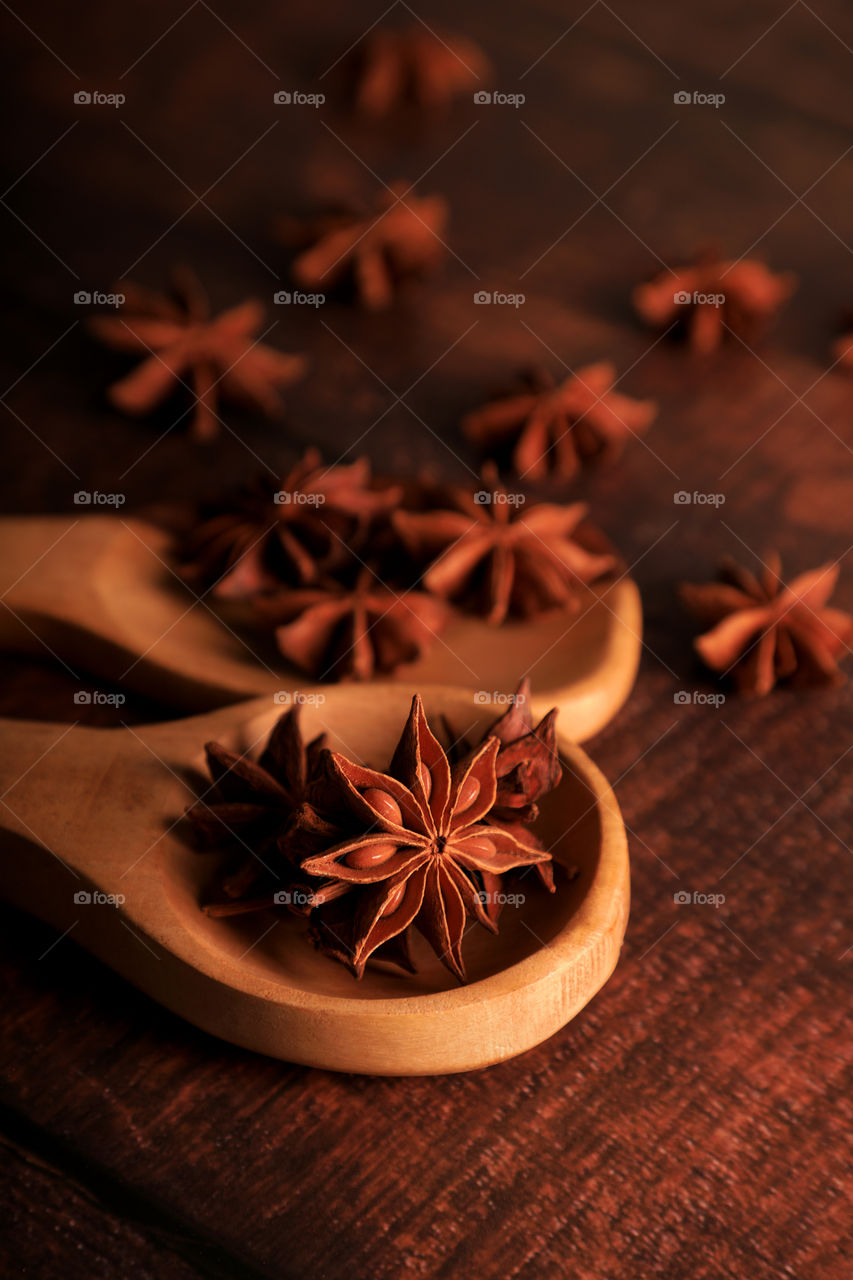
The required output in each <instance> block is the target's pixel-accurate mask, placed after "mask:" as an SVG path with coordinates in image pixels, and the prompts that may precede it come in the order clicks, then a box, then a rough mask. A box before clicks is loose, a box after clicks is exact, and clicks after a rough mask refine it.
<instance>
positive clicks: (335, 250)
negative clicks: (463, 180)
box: [279, 182, 448, 311]
mask: <svg viewBox="0 0 853 1280" xmlns="http://www.w3.org/2000/svg"><path fill="white" fill-rule="evenodd" d="M447 219H448V208H447V203H446V201H445V200H443V199H442V198H441V196H417V195H415V194H414V190H413V188H412V187H411V186H410V185H409V184H407V183H405V182H395V183H393V184H391V185H390V186H389V187H387V188H385V189H384V190H383V191H381V192H380V194H379V196H378V197H377V198H376V200H375V201H374V206H373V208H372V209H371V210H367V211H361V212H356V211H353V210H347V211H337V212H332V213H329V214H328V215H325V216H321V217H319V218H314V219H309V220H307V221H303V222H300V221H297V220H294V219H287V220H285V221H283V222H281V223H280V224H279V229H280V234H281V238H282V239H283V240H284V241H285V243H288V244H290V245H294V246H296V245H299V244H302V245H305V246H308V247H305V248H303V249H302V251H301V252H300V253H299V254H298V255H297V257H296V258H295V259H294V261H293V263H292V264H291V273H292V275H293V279H294V280H295V281H296V283H297V284H298V285H300V286H301V287H302V288H304V289H312V290H318V291H320V292H323V293H325V292H328V291H330V290H332V289H334V288H336V287H337V286H338V285H339V284H341V283H342V282H343V281H344V280H348V281H350V282H351V284H352V286H353V288H354V290H355V294H356V296H357V297H358V299H359V300H360V301H361V303H362V304H363V306H365V307H366V308H367V309H368V310H371V311H378V310H382V309H384V308H386V307H389V306H390V305H391V303H392V302H393V301H394V297H395V295H396V294H397V293H398V292H399V290H400V288H401V287H402V286H403V285H404V284H406V283H407V282H408V281H410V280H413V279H419V278H421V277H423V276H425V275H427V274H428V273H429V272H431V271H432V270H433V269H434V268H435V267H436V265H437V264H438V262H439V261H440V260H441V258H442V257H443V255H444V252H445V248H444V244H443V236H444V233H445V230H446V227H447Z"/></svg>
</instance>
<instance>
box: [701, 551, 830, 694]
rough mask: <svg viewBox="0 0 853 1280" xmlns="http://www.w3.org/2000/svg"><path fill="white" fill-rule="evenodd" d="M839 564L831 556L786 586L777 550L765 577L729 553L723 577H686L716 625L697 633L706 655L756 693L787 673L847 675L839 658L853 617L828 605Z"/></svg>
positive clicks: (809, 677)
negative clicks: (709, 579) (703, 580)
mask: <svg viewBox="0 0 853 1280" xmlns="http://www.w3.org/2000/svg"><path fill="white" fill-rule="evenodd" d="M838 572H839V567H838V565H837V564H835V565H831V564H827V565H824V566H822V567H821V568H819V569H812V570H810V571H809V572H808V573H803V574H800V575H799V577H797V578H795V579H794V580H793V582H791V583H790V584H789V585H788V586H786V585H785V584H784V583H783V582H782V579H781V576H780V574H781V564H780V560H779V556H778V555H776V554H775V553H773V554H770V555H768V556H767V559H766V561H765V563H764V565H763V568H762V572H761V574H760V575H759V576H757V577H756V576H755V575H754V574H752V573H750V572H749V571H748V570H747V569H742V568H741V567H740V566H739V565H737V564H735V563H734V562H733V561H732V560H725V561H724V562H723V563H722V565H721V566H720V571H719V575H718V577H719V581H718V582H712V583H705V584H703V585H695V584H691V583H685V584H684V585H682V587H681V595H682V598H683V600H684V601H685V603H686V605H687V607H688V608H689V610H690V612H691V613H692V614H693V615H694V617H695V618H696V619H697V620H698V621H699V622H700V623H701V624H702V625H703V626H709V627H710V628H711V630H709V631H707V632H705V634H704V635H701V636H699V637H698V638H697V639H696V641H695V646H696V649H697V651H698V653H699V655H700V657H701V658H702V659H703V661H704V662H705V663H706V664H707V665H708V666H709V667H712V668H713V669H714V670H715V671H720V672H724V673H726V674H728V673H731V675H732V676H733V678H734V680H735V683H736V685H737V688H738V690H739V691H740V692H741V693H743V694H746V695H748V696H754V697H760V696H763V695H764V694H766V693H769V692H770V690H771V689H772V688H773V686H774V685H775V684H776V683H777V682H778V681H780V680H790V681H791V683H793V684H800V685H821V684H839V683H841V681H842V679H843V677H842V675H841V672H840V671H839V670H838V665H837V662H838V658H839V657H841V656H843V654H844V652H845V651H847V652H849V651H850V645H851V643H853V617H851V616H850V614H847V613H843V612H842V611H841V610H840V609H833V608H829V607H828V606H827V601H828V600H829V598H830V596H831V595H832V593H833V591H834V590H835V584H836V582H837V581H838Z"/></svg>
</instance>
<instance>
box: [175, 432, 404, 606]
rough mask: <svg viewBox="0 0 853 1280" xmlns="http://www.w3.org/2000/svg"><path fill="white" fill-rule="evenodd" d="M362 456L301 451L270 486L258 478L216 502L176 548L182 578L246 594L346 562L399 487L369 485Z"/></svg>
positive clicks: (301, 580) (311, 579)
mask: <svg viewBox="0 0 853 1280" xmlns="http://www.w3.org/2000/svg"><path fill="white" fill-rule="evenodd" d="M370 484H371V481H370V464H369V463H368V461H367V459H366V458H359V459H358V460H357V461H356V462H353V463H349V464H346V465H338V466H330V467H325V466H324V465H323V460H322V458H321V456H320V453H319V452H318V450H316V449H309V450H307V452H306V453H305V456H304V457H303V458H302V459H301V460H300V461H299V462H297V463H296V464H295V465H294V466H293V467H292V468H291V469H290V471H289V472H288V473H287V475H286V476H284V478H283V479H282V480H281V482H280V484H279V486H278V487H277V489H274V488H273V485H272V484H271V483H270V482H268V481H266V480H259V481H257V482H256V483H255V484H254V485H252V486H249V487H247V488H245V489H243V490H241V491H240V492H238V493H237V494H235V495H233V496H232V497H231V498H230V499H226V500H225V501H224V502H223V503H222V504H220V506H219V509H218V510H213V511H211V512H210V513H209V514H208V517H207V519H205V520H203V521H202V523H201V524H200V525H198V526H197V527H196V528H195V529H193V530H192V532H191V534H190V536H189V537H188V538H187V539H186V542H185V545H184V547H183V559H184V562H185V563H184V568H183V573H184V577H185V578H186V579H187V580H188V581H190V582H193V583H198V584H200V585H202V586H205V587H207V586H211V587H212V588H213V593H214V595H217V596H221V597H229V598H238V599H246V598H248V597H250V596H252V595H254V594H256V593H257V592H260V591H270V590H274V589H275V588H277V587H280V586H281V585H282V583H284V584H289V585H294V586H295V585H299V586H306V585H309V584H311V583H315V582H317V581H319V579H320V578H321V577H322V576H323V575H324V574H328V573H331V572H334V571H335V570H337V569H338V568H340V567H341V566H342V565H343V564H345V563H346V562H347V560H348V559H349V557H350V556H351V554H352V551H353V549H355V550H358V548H359V547H360V546H361V545H362V544H363V542H364V540H365V538H366V535H367V532H368V530H369V529H370V527H371V524H372V522H373V521H375V520H376V519H378V518H379V517H381V516H383V515H385V514H386V513H388V512H389V511H390V510H391V509H392V508H393V507H394V506H396V505H397V503H398V501H399V498H400V489H399V488H395V487H391V486H388V487H386V488H384V489H381V490H379V489H373V488H371V487H370Z"/></svg>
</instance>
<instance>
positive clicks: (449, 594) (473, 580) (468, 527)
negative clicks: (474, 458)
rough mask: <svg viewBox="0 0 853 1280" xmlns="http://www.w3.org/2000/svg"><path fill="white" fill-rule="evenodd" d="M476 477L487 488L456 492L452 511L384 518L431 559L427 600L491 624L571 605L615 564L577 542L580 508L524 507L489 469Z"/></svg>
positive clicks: (607, 555)
mask: <svg viewBox="0 0 853 1280" xmlns="http://www.w3.org/2000/svg"><path fill="white" fill-rule="evenodd" d="M483 480H484V484H488V485H489V486H490V488H489V489H485V488H484V489H482V490H480V491H479V492H477V493H476V494H470V493H468V492H466V491H465V490H462V489H457V490H456V491H455V492H454V493H453V495H452V501H453V509H449V510H440V511H429V512H424V513H421V512H408V511H397V512H395V513H394V515H393V517H392V520H393V523H394V525H395V527H396V529H397V530H398V532H399V534H400V536H401V538H402V539H403V541H404V542H405V543H406V545H407V546H408V547H409V549H410V551H411V553H412V555H415V556H419V557H421V558H422V559H427V558H430V557H434V558H433V559H431V563H430V564H429V565H428V566H427V568H426V570H425V571H424V574H423V583H424V586H425V587H426V588H427V590H428V591H430V592H432V594H433V595H436V596H440V597H441V598H443V599H445V600H451V601H453V602H455V603H457V604H459V605H460V606H462V607H464V608H465V609H467V610H468V611H471V612H476V613H482V614H483V615H484V616H485V618H486V620H487V621H488V622H490V623H492V624H494V625H499V624H500V623H502V622H504V621H506V619H507V618H508V617H515V618H530V617H535V616H536V615H537V614H539V613H542V612H543V611H545V610H548V609H559V608H566V607H575V606H576V605H577V600H578V588H579V587H580V585H581V584H583V583H590V582H594V581H595V580H596V579H598V578H600V577H602V576H603V575H604V574H606V573H610V572H611V571H612V570H613V569H614V568H615V567H616V563H617V562H616V558H615V557H614V556H613V555H612V554H610V553H609V552H602V551H600V550H599V551H595V550H590V549H589V548H588V546H584V545H583V542H582V541H581V539H580V537H579V530H578V527H579V525H580V524H581V522H582V521H583V519H584V517H585V516H586V512H587V508H586V506H585V505H584V504H583V503H580V502H576V503H573V504H572V505H570V506H559V505H557V504H554V503H540V504H538V505H535V506H529V507H528V506H527V505H526V504H525V503H524V496H523V495H522V494H508V493H507V492H506V490H505V489H504V488H503V487H502V486H501V485H500V484H498V481H497V473H496V472H495V470H494V468H491V467H486V468H484V470H483Z"/></svg>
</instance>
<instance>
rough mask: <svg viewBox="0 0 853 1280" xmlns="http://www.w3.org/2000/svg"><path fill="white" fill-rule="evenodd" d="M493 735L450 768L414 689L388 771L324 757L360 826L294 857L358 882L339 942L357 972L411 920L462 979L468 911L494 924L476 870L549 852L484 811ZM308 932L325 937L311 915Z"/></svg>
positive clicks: (311, 868)
mask: <svg viewBox="0 0 853 1280" xmlns="http://www.w3.org/2000/svg"><path fill="white" fill-rule="evenodd" d="M498 749H499V743H498V740H497V739H496V738H489V739H488V740H487V741H486V742H485V743H484V744H483V745H482V746H481V747H480V748H479V749H478V750H477V751H476V752H475V753H474V755H473V756H472V757H471V758H470V759H469V760H466V761H464V762H462V763H461V764H459V765H457V766H456V767H455V768H451V765H450V762H449V760H448V758H447V755H446V753H445V751H444V750H443V748H442V747H441V745H440V743H439V742H438V740H437V738H436V737H435V735H434V734H433V733H432V731H431V730H430V728H429V726H428V724H427V720H426V716H425V714H424V709H423V704H422V702H421V699H420V697H419V696H418V695H415V698H414V700H413V702H412V710H411V713H410V716H409V719H408V722H407V724H406V727H405V729H404V731H403V735H402V737H401V739H400V742H399V744H398V746H397V749H396V751H395V753H394V758H393V760H392V761H391V765H390V768H389V771H388V773H387V774H384V773H379V772H377V771H376V770H374V769H368V768H366V767H364V766H363V765H359V764H354V763H353V762H352V761H350V760H347V759H345V758H344V757H343V756H340V755H332V757H331V768H332V770H333V772H334V775H335V777H336V779H337V782H338V785H339V788H340V795H341V798H342V802H343V803H344V804H346V806H347V807H348V809H349V811H350V813H351V814H352V815H353V817H354V818H356V819H358V820H359V823H360V826H361V829H362V833H361V834H359V835H356V836H354V837H351V838H349V839H346V840H344V841H343V842H342V843H340V844H338V845H336V846H335V847H334V848H331V849H329V850H328V851H327V852H325V853H323V854H320V855H319V856H316V857H309V858H307V859H306V860H305V861H304V862H303V871H305V872H307V873H308V874H309V875H312V876H323V877H327V878H329V879H330V880H333V881H334V880H341V881H343V882H344V883H346V884H349V885H352V886H355V887H357V890H358V893H357V897H356V896H355V895H353V898H355V900H354V901H353V898H350V901H351V902H352V906H353V910H354V915H353V920H354V925H353V929H352V935H351V941H349V940H347V945H345V946H344V947H341V948H339V949H338V951H337V954H338V955H339V958H342V959H345V960H346V962H347V963H348V964H349V966H350V968H351V969H352V971H353V972H354V973H355V975H356V976H357V977H361V975H362V973H363V972H364V966H365V964H366V962H367V960H368V959H369V957H370V956H371V955H372V954H373V953H374V951H375V950H376V948H377V947H379V946H380V945H382V944H383V943H387V942H388V941H389V940H390V939H392V938H396V937H398V936H399V935H400V934H402V933H404V932H405V930H406V929H408V928H409V926H410V925H412V924H414V925H415V927H416V928H417V929H418V930H419V931H420V932H421V933H422V934H423V935H424V937H425V938H426V939H427V941H428V942H429V943H430V945H431V946H432V948H433V950H434V951H435V953H436V955H438V957H439V958H440V959H441V961H442V963H443V964H445V965H446V966H447V967H448V968H449V969H450V971H451V972H452V973H453V974H455V976H456V977H457V978H459V980H460V981H462V982H464V981H465V967H464V963H463V959H462V939H463V936H464V934H465V931H466V926H467V921H468V919H469V918H471V919H474V920H477V921H479V922H480V923H481V924H483V925H485V927H486V928H488V929H490V930H492V931H493V932H494V931H495V925H494V923H493V921H492V920H491V919H490V917H489V915H488V913H487V912H486V910H485V909H484V905H483V896H484V894H483V889H482V879H481V876H482V874H483V873H491V874H493V875H500V874H501V873H503V872H505V871H510V870H512V869H513V868H515V867H522V866H531V865H535V864H537V863H542V862H547V861H548V860H549V859H550V854H548V853H546V852H544V851H543V850H541V849H539V848H536V847H535V846H534V845H533V844H532V843H531V842H529V841H524V840H522V839H521V838H520V837H519V836H518V835H516V834H515V833H511V832H509V831H507V830H506V829H505V828H502V827H499V826H489V825H487V824H485V823H484V822H483V818H484V817H485V815H486V814H487V813H488V812H489V810H490V809H491V808H492V806H493V804H494V801H495V795H496V792H497V778H496V775H495V758H496V756H497V753H498ZM318 915H319V917H320V919H319V921H317V922H315V936H316V937H317V940H318V942H319V943H320V945H325V944H326V943H327V941H328V940H327V938H326V935H325V931H324V929H323V927H322V922H323V910H322V908H321V909H320V911H319V912H318Z"/></svg>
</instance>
